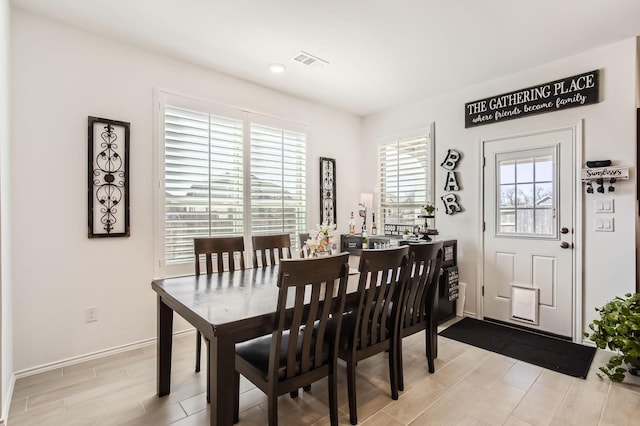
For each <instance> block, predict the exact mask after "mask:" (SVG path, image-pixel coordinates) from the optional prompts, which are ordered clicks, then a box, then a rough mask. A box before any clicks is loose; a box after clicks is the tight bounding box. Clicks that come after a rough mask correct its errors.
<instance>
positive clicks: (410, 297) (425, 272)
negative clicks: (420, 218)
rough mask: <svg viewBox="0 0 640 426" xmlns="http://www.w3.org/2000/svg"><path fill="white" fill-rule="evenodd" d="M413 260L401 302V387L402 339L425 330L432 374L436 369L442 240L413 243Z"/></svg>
mask: <svg viewBox="0 0 640 426" xmlns="http://www.w3.org/2000/svg"><path fill="white" fill-rule="evenodd" d="M409 253H410V254H411V261H410V264H409V267H408V273H407V276H406V284H405V287H404V291H403V300H402V302H401V304H400V306H401V308H402V311H401V313H400V322H399V333H398V352H397V353H398V364H397V365H398V390H404V377H403V367H402V339H403V338H404V337H406V336H410V335H412V334H415V333H419V332H420V331H422V330H424V331H425V352H426V356H427V363H428V366H429V373H433V372H434V371H435V367H434V364H433V348H434V339H437V337H438V336H437V324H436V316H435V312H434V309H433V308H434V302H435V298H436V293H437V291H438V278H439V277H440V264H441V263H442V253H443V249H442V242H439V243H433V244H426V243H418V244H410V245H409Z"/></svg>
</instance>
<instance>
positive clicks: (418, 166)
mask: <svg viewBox="0 0 640 426" xmlns="http://www.w3.org/2000/svg"><path fill="white" fill-rule="evenodd" d="M420 133H421V134H420ZM420 133H416V135H415V136H409V137H403V138H397V139H393V140H390V141H385V142H383V143H381V144H380V145H379V146H378V170H379V172H378V179H379V200H378V202H379V205H380V212H381V215H382V216H381V217H380V219H379V222H381V223H382V225H383V226H385V228H384V229H385V232H389V231H390V228H389V227H388V226H387V225H421V224H424V220H422V219H418V216H419V215H420V214H421V209H422V206H424V205H425V204H426V203H427V201H433V198H432V193H433V188H432V185H433V153H432V143H431V140H430V134H433V133H432V132H427V131H422V132H420Z"/></svg>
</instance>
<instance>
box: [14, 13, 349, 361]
mask: <svg viewBox="0 0 640 426" xmlns="http://www.w3.org/2000/svg"><path fill="white" fill-rule="evenodd" d="M11 43H12V47H13V50H12V56H11V59H12V64H11V65H12V76H11V83H12V87H11V88H12V91H13V93H12V97H11V107H12V124H13V127H12V140H13V143H12V152H11V161H12V165H13V170H12V176H11V177H12V189H13V198H12V200H11V212H12V214H13V218H12V228H13V230H14V234H13V247H12V251H13V270H14V325H15V327H14V335H15V337H16V338H15V344H14V359H15V370H16V371H20V370H24V369H29V368H33V367H36V366H40V365H42V364H46V363H50V362H55V361H59V360H63V359H66V358H69V357H74V356H78V355H83V354H87V353H91V352H93V351H99V350H103V349H106V348H111V347H116V346H119V345H124V344H128V343H131V342H136V341H140V340H142V339H147V338H151V337H155V334H156V299H155V293H154V292H153V291H152V290H151V286H150V282H151V279H152V275H153V262H152V261H153V232H152V231H153V210H152V206H153V185H152V178H153V165H152V163H153V161H152V160H153V143H154V141H153V125H154V123H153V102H152V101H153V93H154V88H161V89H166V90H169V91H172V92H177V93H182V94H185V95H190V96H195V97H199V98H201V99H206V100H211V101H215V102H218V103H223V104H228V105H233V106H239V107H243V108H247V109H250V110H253V111H256V112H262V113H266V114H270V115H274V116H279V117H284V118H288V119H290V120H294V121H298V122H301V123H305V124H307V125H309V127H310V128H311V135H310V147H309V151H308V155H309V158H310V163H311V167H310V169H309V171H308V176H309V182H310V184H309V189H308V190H309V198H310V201H311V203H310V211H311V214H310V217H309V225H310V226H313V225H314V224H315V223H317V221H318V220H319V201H318V198H319V195H318V186H317V185H318V184H316V182H317V181H318V173H319V171H318V164H317V163H318V157H320V156H329V157H333V158H336V161H337V174H338V180H339V187H338V200H337V203H338V204H337V205H338V222H339V223H341V224H346V222H347V214H348V210H352V208H349V207H347V206H352V205H355V204H356V203H357V201H358V200H357V199H356V198H355V196H354V197H353V199H351V198H350V194H357V195H358V196H359V193H360V191H359V188H360V180H359V179H360V176H359V174H358V172H357V169H355V168H354V167H349V166H348V163H349V161H350V160H352V159H356V158H358V157H359V152H360V149H359V146H358V144H359V141H360V134H361V119H360V118H359V117H356V116H353V115H349V114H345V113H342V112H338V111H335V110H332V109H329V108H326V107H322V106H319V105H317V104H314V103H310V102H307V101H305V100H301V99H298V98H294V97H291V96H287V95H284V94H281V93H278V92H275V91H273V90H269V89H266V88H264V87H261V86H257V85H254V84H250V83H248V82H245V81H241V80H238V79H236V78H232V77H229V76H226V75H222V74H218V73H214V72H211V71H208V70H205V69H203V68H199V67H197V66H192V65H189V64H185V63H184V62H179V61H176V60H172V59H169V58H167V57H163V56H158V55H155V54H153V53H149V52H148V51H145V50H143V49H138V48H134V47H129V46H127V45H124V44H120V43H118V42H115V41H112V40H109V39H106V38H102V37H99V36H96V35H93V34H90V33H87V32H83V31H79V30H76V29H74V28H71V27H69V26H65V25H62V24H59V23H56V22H53V21H50V20H47V19H43V18H41V17H38V16H35V15H32V14H29V13H27V12H24V11H20V10H15V9H14V10H13V13H12V40H11ZM274 78H275V77H274ZM278 78H286V75H283V76H279V77H278ZM89 115H92V116H99V117H104V118H110V119H115V120H122V121H128V122H130V123H131V143H130V156H131V163H130V170H131V176H130V179H131V180H130V184H131V188H130V189H131V237H129V238H109V239H88V238H87V198H86V197H87V131H86V128H87V116H89ZM90 305H97V307H98V317H99V320H98V322H95V323H89V324H86V323H85V322H84V308H85V307H86V306H90Z"/></svg>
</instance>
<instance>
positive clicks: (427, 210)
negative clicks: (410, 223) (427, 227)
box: [422, 202, 436, 217]
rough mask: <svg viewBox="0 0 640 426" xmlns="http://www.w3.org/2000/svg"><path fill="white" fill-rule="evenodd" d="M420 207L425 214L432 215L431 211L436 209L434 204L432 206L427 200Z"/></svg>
mask: <svg viewBox="0 0 640 426" xmlns="http://www.w3.org/2000/svg"><path fill="white" fill-rule="evenodd" d="M422 209H423V210H424V211H425V213H426V215H425V216H429V217H433V213H434V212H435V211H436V206H434V205H433V203H432V202H427V204H425V205H424V206H422Z"/></svg>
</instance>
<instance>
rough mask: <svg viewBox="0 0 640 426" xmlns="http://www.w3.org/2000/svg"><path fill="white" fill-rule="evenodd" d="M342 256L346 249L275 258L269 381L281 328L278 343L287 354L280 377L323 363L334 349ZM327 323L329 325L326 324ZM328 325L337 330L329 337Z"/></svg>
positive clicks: (344, 268) (275, 369)
mask: <svg viewBox="0 0 640 426" xmlns="http://www.w3.org/2000/svg"><path fill="white" fill-rule="evenodd" d="M348 261H349V254H348V253H343V254H341V255H337V256H328V257H323V258H313V259H295V260H293V259H284V260H282V261H281V262H280V271H279V275H278V286H279V287H280V288H279V296H278V305H277V308H276V315H275V321H274V331H273V333H272V335H271V339H272V340H271V354H270V355H271V358H270V364H269V373H268V375H269V377H270V378H271V379H270V380H278V377H279V374H280V373H281V372H280V371H279V370H280V368H282V365H281V364H280V350H281V349H280V348H281V347H282V346H281V345H282V342H283V341H284V338H283V336H284V335H285V333H288V343H287V346H286V348H284V349H285V350H286V357H287V359H286V361H285V365H284V367H285V369H286V371H285V372H284V377H285V378H293V377H295V376H298V375H300V374H305V373H307V372H310V371H312V370H314V369H316V368H319V367H321V366H323V365H326V362H327V357H328V356H330V354H331V353H334V352H335V347H336V345H337V338H338V337H339V330H340V323H341V321H342V313H343V311H344V301H345V295H346V288H347V278H348V272H349V264H348ZM291 305H293V306H291ZM330 322H334V323H335V326H332V327H329V323H330ZM336 327H337V328H336ZM329 328H331V329H332V330H337V331H336V332H335V333H334V334H333V335H331V339H328V336H329V335H328V333H327V330H328V329H329ZM275 348H277V349H275ZM280 380H282V379H280Z"/></svg>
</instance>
